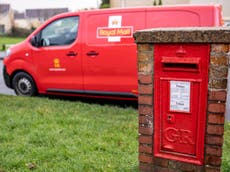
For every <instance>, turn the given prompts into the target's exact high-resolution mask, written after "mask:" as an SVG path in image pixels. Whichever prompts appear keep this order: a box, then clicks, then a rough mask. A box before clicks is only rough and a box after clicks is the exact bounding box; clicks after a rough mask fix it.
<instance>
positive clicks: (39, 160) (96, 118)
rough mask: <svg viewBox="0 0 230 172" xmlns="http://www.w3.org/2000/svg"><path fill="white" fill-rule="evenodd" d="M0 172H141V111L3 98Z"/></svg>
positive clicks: (0, 133)
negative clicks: (31, 171)
mask: <svg viewBox="0 0 230 172" xmlns="http://www.w3.org/2000/svg"><path fill="white" fill-rule="evenodd" d="M0 114H1V115H0V121H1V123H0V171H4V172H8V171H11V172H12V171H15V172H16V171H17V172H18V171H30V170H31V169H33V168H35V169H36V170H35V171H41V172H44V171H55V172H59V171H60V172H63V171H68V172H71V171H73V172H76V171H79V172H82V171H87V172H88V171H92V172H94V171H137V169H138V167H137V166H138V162H137V157H138V152H137V150H138V148H137V145H138V143H137V137H138V133H137V110H136V109H135V108H131V107H128V108H122V107H118V106H115V105H99V104H89V103H82V102H78V101H64V100H53V99H48V98H29V97H16V96H3V95H0Z"/></svg>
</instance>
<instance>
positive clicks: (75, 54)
mask: <svg viewBox="0 0 230 172" xmlns="http://www.w3.org/2000/svg"><path fill="white" fill-rule="evenodd" d="M66 55H67V56H77V53H76V52H74V51H70V52H68V53H67V54H66Z"/></svg>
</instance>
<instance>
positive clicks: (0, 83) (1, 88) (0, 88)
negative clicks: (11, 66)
mask: <svg viewBox="0 0 230 172" xmlns="http://www.w3.org/2000/svg"><path fill="white" fill-rule="evenodd" d="M2 63H3V61H2V60H1V59H0V94H6V95H15V93H14V90H12V89H9V88H8V87H7V86H6V85H5V83H4V80H3V75H2V69H3V64H2Z"/></svg>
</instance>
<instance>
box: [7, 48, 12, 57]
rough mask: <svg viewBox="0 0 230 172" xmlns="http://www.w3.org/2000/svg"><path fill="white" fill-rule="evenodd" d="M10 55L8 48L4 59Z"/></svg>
mask: <svg viewBox="0 0 230 172" xmlns="http://www.w3.org/2000/svg"><path fill="white" fill-rule="evenodd" d="M10 54H11V50H10V48H8V49H7V50H6V57H8V56H10Z"/></svg>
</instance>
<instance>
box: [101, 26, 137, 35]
mask: <svg viewBox="0 0 230 172" xmlns="http://www.w3.org/2000/svg"><path fill="white" fill-rule="evenodd" d="M132 33H133V27H131V26H127V27H121V28H108V27H99V28H97V37H98V38H108V37H121V38H130V37H132Z"/></svg>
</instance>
